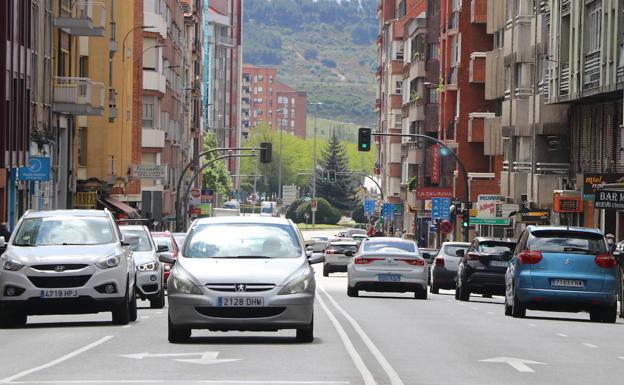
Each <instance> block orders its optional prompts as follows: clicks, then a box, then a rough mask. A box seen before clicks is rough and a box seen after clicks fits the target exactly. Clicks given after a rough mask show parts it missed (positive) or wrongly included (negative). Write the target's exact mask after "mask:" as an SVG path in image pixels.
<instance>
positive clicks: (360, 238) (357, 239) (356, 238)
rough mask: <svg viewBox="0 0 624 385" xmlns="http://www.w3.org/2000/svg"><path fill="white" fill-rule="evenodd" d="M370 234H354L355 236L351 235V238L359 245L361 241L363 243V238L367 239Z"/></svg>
mask: <svg viewBox="0 0 624 385" xmlns="http://www.w3.org/2000/svg"><path fill="white" fill-rule="evenodd" d="M367 238H368V235H367V234H366V233H364V234H353V236H351V239H353V240H354V241H355V242H357V244H358V246H359V244H360V243H362V241H363V240H365V239H367Z"/></svg>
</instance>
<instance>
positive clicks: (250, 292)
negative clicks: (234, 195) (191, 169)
mask: <svg viewBox="0 0 624 385" xmlns="http://www.w3.org/2000/svg"><path fill="white" fill-rule="evenodd" d="M160 260H161V261H162V262H166V263H172V264H174V266H173V269H172V270H171V276H170V277H169V280H168V282H167V290H168V296H169V333H168V336H169V341H170V342H178V341H181V340H185V339H187V338H189V337H190V336H191V330H192V329H209V330H213V331H227V330H250V331H276V330H279V329H296V330H297V340H299V341H302V342H311V341H312V340H313V338H314V333H313V330H314V291H315V288H316V283H315V280H314V271H313V270H312V268H311V266H310V265H311V264H312V263H318V262H322V261H323V254H318V253H317V254H312V253H311V252H308V253H306V251H305V249H304V241H303V237H302V236H301V233H300V232H299V230H298V229H297V227H296V226H295V225H294V224H293V223H292V221H290V220H288V219H283V218H274V217H212V218H201V219H197V220H195V221H194V222H193V224H192V225H191V228H190V229H189V232H188V236H187V238H186V241H185V243H184V248H183V249H182V250H181V253H180V254H179V255H178V258H177V260H174V259H173V258H172V256H171V255H170V254H168V253H161V255H160Z"/></svg>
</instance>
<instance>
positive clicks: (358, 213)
mask: <svg viewBox="0 0 624 385" xmlns="http://www.w3.org/2000/svg"><path fill="white" fill-rule="evenodd" d="M351 219H353V220H354V221H355V222H356V223H366V222H368V219H367V218H366V216H365V215H364V205H363V204H360V205H359V206H358V208H357V209H355V210H353V213H352V214H351Z"/></svg>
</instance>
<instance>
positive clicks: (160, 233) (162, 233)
mask: <svg viewBox="0 0 624 385" xmlns="http://www.w3.org/2000/svg"><path fill="white" fill-rule="evenodd" d="M152 236H154V237H171V233H170V232H168V231H152Z"/></svg>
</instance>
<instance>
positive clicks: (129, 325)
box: [121, 324, 134, 329]
mask: <svg viewBox="0 0 624 385" xmlns="http://www.w3.org/2000/svg"><path fill="white" fill-rule="evenodd" d="M132 325H134V324H127V325H124V326H122V327H121V328H122V329H128V328H131V327H132Z"/></svg>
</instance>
